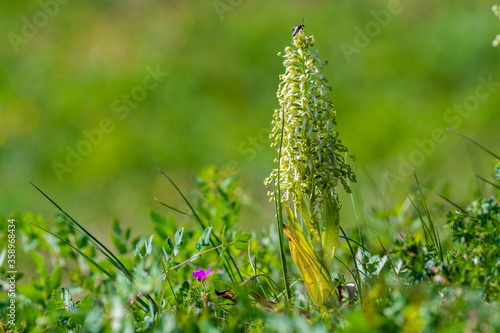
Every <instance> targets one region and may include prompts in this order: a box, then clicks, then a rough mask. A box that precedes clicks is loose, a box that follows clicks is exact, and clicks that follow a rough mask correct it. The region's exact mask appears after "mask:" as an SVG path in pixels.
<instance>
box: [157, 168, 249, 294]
mask: <svg viewBox="0 0 500 333" xmlns="http://www.w3.org/2000/svg"><path fill="white" fill-rule="evenodd" d="M158 171H159V172H160V173H161V174H162V175H163V176H165V177H166V178H167V179H168V180H169V182H170V183H171V184H172V185H173V186H174V188H175V189H176V191H177V193H179V194H180V195H181V197H182V199H183V200H184V202H185V203H186V204H187V205H188V207H189V209H190V210H191V212H192V213H193V216H194V220H195V221H196V222H197V223H198V224H199V225H200V226H201V228H202V230H205V229H206V228H207V226H205V224H204V223H203V221H202V220H201V219H200V218H199V216H198V214H196V211H195V209H194V208H193V206H191V203H190V202H189V200H187V198H186V197H185V196H184V194H183V193H182V191H181V190H180V189H179V188H178V187H177V185H176V184H175V183H174V182H173V181H172V179H170V177H169V176H167V174H166V173H165V172H163V171H162V170H158ZM185 214H187V213H185ZM187 215H188V216H189V214H187ZM212 238H215V240H216V241H217V242H218V243H219V244H222V241H221V240H220V239H219V237H217V235H215V234H214V233H212V234H211V235H210V243H212V246H214V247H216V246H217V245H218V244H216V243H215V241H214V240H213V239H212ZM217 254H219V255H220V253H219V251H218V250H217ZM224 258H225V259H226V262H227V264H228V265H226V263H224V268H225V270H226V272H227V274H228V275H229V277H230V279H231V281H232V282H233V283H234V284H237V282H236V278H235V276H234V273H233V271H232V269H231V266H230V265H229V264H230V262H231V263H232V264H233V266H234V268H235V269H236V272H237V273H238V275H239V277H240V280H241V281H243V280H244V279H243V276H242V275H241V272H240V269H239V268H238V265H236V262H235V261H234V258H233V256H232V255H231V254H230V253H229V252H228V251H225V252H224ZM228 258H229V259H228ZM229 261H230V262H229Z"/></svg>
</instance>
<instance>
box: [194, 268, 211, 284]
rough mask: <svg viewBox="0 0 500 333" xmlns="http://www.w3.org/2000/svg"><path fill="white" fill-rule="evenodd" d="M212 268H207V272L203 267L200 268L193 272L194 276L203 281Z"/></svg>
mask: <svg viewBox="0 0 500 333" xmlns="http://www.w3.org/2000/svg"><path fill="white" fill-rule="evenodd" d="M211 269H212V268H209V269H207V271H206V272H205V271H204V270H203V269H199V270H197V271H194V272H193V276H194V277H195V278H197V279H198V280H200V281H203V280H205V279H206V277H207V276H208V274H210V270H211Z"/></svg>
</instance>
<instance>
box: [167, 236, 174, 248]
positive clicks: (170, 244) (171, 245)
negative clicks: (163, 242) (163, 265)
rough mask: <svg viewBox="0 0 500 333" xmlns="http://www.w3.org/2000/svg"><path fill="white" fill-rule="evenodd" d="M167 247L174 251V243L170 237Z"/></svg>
mask: <svg viewBox="0 0 500 333" xmlns="http://www.w3.org/2000/svg"><path fill="white" fill-rule="evenodd" d="M167 245H168V247H169V248H171V249H172V250H173V249H174V244H173V243H172V240H171V239H170V237H167Z"/></svg>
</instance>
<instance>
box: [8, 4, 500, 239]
mask: <svg viewBox="0 0 500 333" xmlns="http://www.w3.org/2000/svg"><path fill="white" fill-rule="evenodd" d="M494 3H495V1H467V0H458V1H453V2H445V1H441V2H434V1H410V0H402V1H400V2H398V1H357V0H344V1H328V2H326V1H249V0H242V1H237V0H221V1H212V0H207V1H185V2H183V1H132V0H125V1H86V2H77V1H68V0H64V1H63V0H59V1H56V0H42V1H41V2H39V1H16V2H11V1H8V2H7V1H3V2H2V3H1V4H0V8H1V11H0V13H1V14H0V16H1V17H0V27H1V31H2V35H3V38H2V39H1V41H0V46H1V53H0V62H1V64H2V65H1V67H0V154H1V158H0V171H1V172H0V211H2V212H3V213H4V214H10V213H11V212H13V211H14V210H17V211H26V210H30V211H32V212H34V213H36V214H43V215H45V216H51V215H52V214H53V212H54V211H55V209H54V207H53V206H52V205H51V204H50V203H49V202H48V201H47V200H46V199H45V198H43V197H42V196H41V195H40V194H39V193H38V192H37V191H36V190H35V189H34V188H33V187H32V186H31V185H30V184H29V183H28V182H27V181H26V179H30V180H32V181H33V182H34V183H35V184H37V185H38V186H40V187H41V188H42V189H43V190H44V191H45V192H46V193H47V194H49V195H50V196H51V197H52V198H53V199H54V200H55V201H56V202H58V203H59V204H60V205H61V206H62V207H63V208H65V209H66V210H67V211H68V212H70V214H72V215H73V216H74V217H75V218H76V219H77V220H78V221H80V222H83V223H85V225H93V227H90V228H89V230H93V231H94V232H96V231H102V232H103V233H104V234H107V233H109V230H110V228H111V224H110V223H109V222H110V221H111V218H112V217H113V216H116V217H118V218H119V220H120V221H121V222H123V223H124V224H126V225H131V226H136V227H137V228H138V229H139V230H138V232H139V231H147V230H150V229H152V227H151V226H150V223H149V222H147V221H149V219H148V218H147V216H146V212H147V209H148V208H153V209H155V210H157V211H160V212H165V213H166V210H165V209H164V208H162V207H161V206H159V205H158V204H157V203H156V202H155V201H154V200H153V197H157V198H159V199H161V200H162V201H164V202H167V203H169V204H171V205H173V206H179V207H180V208H183V204H182V201H181V199H180V198H179V197H178V195H177V194H176V193H175V192H174V190H173V188H172V186H170V185H169V183H168V181H167V180H166V179H165V178H164V177H162V176H161V175H160V174H159V173H158V171H157V169H159V168H160V169H162V170H163V171H165V172H166V173H167V174H168V175H169V176H170V177H171V178H172V179H173V180H174V181H175V182H176V183H177V184H178V186H179V187H180V188H181V189H183V190H185V191H187V190H189V189H190V188H192V187H193V185H194V182H193V178H194V177H195V175H196V174H197V172H198V171H199V170H200V168H202V167H203V166H204V165H206V164H216V165H217V166H218V167H220V168H221V169H224V170H226V171H232V170H238V171H239V172H240V174H241V179H242V188H243V190H244V193H245V198H246V203H247V204H248V205H247V206H246V208H244V211H243V218H242V221H241V222H240V223H241V224H240V227H242V228H244V229H247V230H248V229H259V228H261V227H264V226H267V225H269V224H270V223H272V221H273V215H274V213H273V207H274V206H273V205H270V204H268V198H267V197H266V192H267V189H266V188H265V187H264V185H263V183H262V182H263V179H264V178H265V177H267V175H268V174H269V172H270V171H271V169H272V168H273V166H274V165H273V162H272V161H273V159H274V156H275V153H274V151H272V150H271V149H270V148H268V146H269V140H268V138H267V135H268V133H269V131H270V123H271V116H272V114H273V110H274V108H276V107H277V99H276V90H277V86H278V83H279V78H278V75H279V74H281V73H282V72H283V70H284V68H283V65H282V59H281V58H280V57H278V56H276V54H277V52H279V51H281V50H283V49H284V47H286V46H287V45H289V44H290V41H291V38H290V35H291V32H292V29H291V27H292V26H294V25H297V24H299V23H300V22H301V20H302V19H303V18H305V19H306V22H305V24H306V27H305V31H306V34H307V35H311V34H312V35H314V36H315V38H316V45H315V46H316V47H317V48H318V50H319V52H320V56H321V58H322V59H325V58H326V59H328V60H329V65H328V66H327V68H326V70H325V76H326V77H327V78H328V79H329V80H330V83H331V85H332V87H333V92H332V94H331V98H332V100H333V102H334V104H335V107H336V109H337V120H338V124H339V125H338V128H337V129H338V131H339V132H340V136H341V138H342V140H343V143H344V144H346V145H347V146H348V147H349V149H350V152H351V153H353V154H355V155H356V158H357V159H356V162H355V163H354V168H355V170H356V171H357V174H358V178H359V183H358V185H357V186H356V188H355V190H356V191H357V193H358V195H359V196H360V198H361V199H360V201H361V202H362V205H363V209H369V208H370V207H380V205H381V204H382V201H383V202H385V203H386V204H388V205H394V204H395V203H398V202H401V201H403V200H404V199H405V191H406V190H408V188H409V187H410V186H411V184H412V183H413V182H414V180H413V178H412V176H409V173H408V172H406V171H407V169H408V165H407V164H408V163H407V162H405V161H413V162H409V163H410V168H415V169H416V171H417V173H418V174H419V177H420V180H421V182H422V183H423V184H424V185H425V186H428V187H431V188H432V189H434V190H436V191H438V192H439V191H441V192H444V193H445V194H448V195H449V196H450V197H452V198H454V199H456V200H458V201H460V200H465V199H467V200H468V199H469V197H470V195H469V194H470V191H471V190H474V191H478V192H481V191H484V186H483V185H482V184H481V183H478V182H477V181H476V180H475V178H474V173H480V174H482V175H484V176H489V175H490V174H491V173H492V172H493V164H492V163H491V158H490V157H489V156H486V155H485V154H484V153H482V152H479V151H478V150H477V149H475V148H473V147H472V146H471V145H470V144H467V143H466V142H465V141H464V140H463V139H461V138H459V137H457V136H455V135H453V134H450V133H447V134H444V135H445V136H446V137H443V136H442V135H441V136H440V139H439V141H440V142H438V143H436V142H435V141H434V143H433V144H431V143H429V140H431V139H432V137H433V134H432V133H433V131H438V132H439V131H440V129H444V128H446V127H454V128H455V129H456V130H457V131H460V132H462V133H464V134H467V135H470V136H471V137H473V138H475V139H476V140H478V141H479V142H481V143H482V144H484V145H485V146H488V147H490V148H491V149H493V150H494V149H495V148H497V145H495V143H498V142H499V140H500V130H499V128H500V127H499V123H498V119H499V118H498V108H497V105H499V102H500V87H499V86H498V84H497V85H494V84H492V85H491V84H490V85H489V86H488V88H489V90H488V89H484V88H481V85H482V83H481V82H482V81H481V79H478V78H479V77H482V78H483V79H484V80H492V81H494V82H500V75H499V74H500V73H499V71H498V68H499V64H500V50H499V49H495V48H493V47H492V45H491V42H492V40H493V39H494V38H495V35H496V34H497V33H500V22H499V20H498V18H497V17H495V16H494V15H493V13H492V12H491V6H492V5H493V4H494ZM346 50H347V51H346ZM155 70H159V71H160V72H162V73H168V74H165V76H163V77H160V80H161V82H158V83H159V84H157V86H156V87H155V88H151V89H150V90H148V89H144V87H145V85H144V80H145V79H146V80H149V79H148V75H150V74H149V73H150V72H151V71H155ZM162 75H163V74H162ZM147 83H148V87H152V86H153V84H152V83H154V82H153V81H150V80H149V81H147ZM478 89H479V92H480V93H481V94H480V95H479V97H478V96H476V95H477V94H478V92H477V91H478ZM131 94H132V95H133V96H135V97H132V101H131V102H130V104H129V106H128V107H126V106H125V105H126V102H124V101H123V100H122V99H124V98H127V97H126V95H129V96H130V95H131ZM134 98H135V100H134ZM455 105H459V106H460V105H465V108H466V109H465V110H466V111H463V112H462V113H461V114H460V113H456V112H455V111H453V108H454V106H455ZM103 121H104V122H105V123H106V122H107V123H106V124H105V127H106V128H107V131H106V132H103V131H101V134H102V136H100V135H97V134H96V135H95V136H94V137H93V138H94V141H95V142H97V143H96V144H92V145H91V146H88V144H87V146H86V144H85V143H83V142H84V141H86V140H87V141H88V139H87V137H86V136H85V131H87V132H88V133H94V134H95V133H96V132H95V131H96V130H98V129H99V128H100V126H102V122H103ZM416 141H418V142H420V143H421V144H419V143H418V142H416ZM78 149H80V150H81V151H84V152H85V153H86V155H87V156H81V160H78V159H77V158H75V157H74V156H73V157H70V161H72V164H73V166H68V163H67V158H68V154H70V155H71V153H70V151H72V150H74V151H78ZM87 153H88V154H87ZM497 153H499V152H498V150H497ZM54 163H59V164H56V165H57V166H58V168H59V171H58V172H56V171H55V169H54V165H55V164H54ZM61 165H66V168H67V169H61ZM61 170H63V171H61ZM388 176H389V177H388ZM387 180H389V181H387ZM347 202H348V201H347ZM346 211H349V210H348V209H347V210H346ZM346 214H348V212H346ZM346 220H349V219H346Z"/></svg>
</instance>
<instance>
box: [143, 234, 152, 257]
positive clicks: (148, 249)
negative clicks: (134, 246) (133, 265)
mask: <svg viewBox="0 0 500 333" xmlns="http://www.w3.org/2000/svg"><path fill="white" fill-rule="evenodd" d="M153 237H154V235H151V237H149V238H148V239H146V240H145V241H144V245H145V246H146V254H147V255H149V254H151V252H152V251H153Z"/></svg>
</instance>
